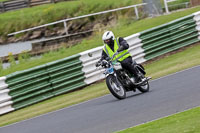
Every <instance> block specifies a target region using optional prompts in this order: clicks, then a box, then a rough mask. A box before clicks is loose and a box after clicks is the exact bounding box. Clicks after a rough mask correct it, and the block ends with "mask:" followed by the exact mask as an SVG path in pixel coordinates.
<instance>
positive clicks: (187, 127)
mask: <svg viewBox="0 0 200 133" xmlns="http://www.w3.org/2000/svg"><path fill="white" fill-rule="evenodd" d="M199 125H200V107H197V108H194V109H191V110H188V111H185V112H181V113H178V114H175V115H171V116H169V117H166V118H162V119H160V120H156V121H153V122H149V123H146V124H143V125H140V126H136V127H133V128H129V129H126V130H124V131H121V132H118V133H199V132H200V126H199Z"/></svg>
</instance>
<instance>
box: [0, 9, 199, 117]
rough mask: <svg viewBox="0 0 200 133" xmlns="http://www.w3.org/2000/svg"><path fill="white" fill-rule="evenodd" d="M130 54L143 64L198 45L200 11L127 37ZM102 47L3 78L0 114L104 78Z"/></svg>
mask: <svg viewBox="0 0 200 133" xmlns="http://www.w3.org/2000/svg"><path fill="white" fill-rule="evenodd" d="M125 39H126V40H127V42H128V43H129V45H130V47H129V52H130V53H131V55H132V57H133V59H134V60H136V62H138V63H143V62H145V61H147V60H150V59H153V58H155V57H157V56H160V55H163V54H165V53H167V52H170V51H173V50H175V49H178V48H181V47H184V46H187V45H190V44H193V43H196V42H199V40H200V12H196V13H194V14H192V15H189V16H186V17H183V18H180V19H177V20H175V21H172V22H170V23H167V24H164V25H161V26H158V27H155V28H152V29H150V30H146V31H144V32H141V33H137V34H133V35H131V36H128V37H125ZM102 48H103V47H97V48H94V49H91V50H87V51H85V52H82V53H80V54H77V55H73V56H70V57H67V58H64V59H61V60H57V61H54V62H51V63H47V64H45V65H42V66H38V67H34V68H32V69H28V70H24V71H20V72H15V73H13V74H10V75H7V76H6V77H1V78H0V115H1V114H4V113H7V112H10V111H13V110H16V109H19V108H22V107H26V106H28V105H31V104H34V103H37V102H40V101H42V100H45V99H48V98H51V97H53V96H56V95H60V94H63V93H66V92H68V91H71V90H74V89H78V88H80V87H83V86H85V85H87V84H91V83H93V82H95V81H98V80H101V79H103V78H105V76H104V75H103V71H104V70H102V69H97V68H96V67H95V63H96V62H97V61H98V60H99V59H100V56H101V52H102Z"/></svg>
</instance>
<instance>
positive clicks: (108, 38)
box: [102, 31, 115, 44]
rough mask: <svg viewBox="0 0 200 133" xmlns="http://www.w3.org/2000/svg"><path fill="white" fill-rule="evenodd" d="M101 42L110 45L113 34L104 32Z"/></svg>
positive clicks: (113, 38) (113, 37)
mask: <svg viewBox="0 0 200 133" xmlns="http://www.w3.org/2000/svg"><path fill="white" fill-rule="evenodd" d="M102 40H103V42H104V43H105V44H108V43H110V42H111V41H114V40H115V35H114V34H113V32H112V31H106V32H105V33H104V34H103V36H102Z"/></svg>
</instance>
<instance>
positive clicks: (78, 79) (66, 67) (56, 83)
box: [47, 54, 86, 96]
mask: <svg viewBox="0 0 200 133" xmlns="http://www.w3.org/2000/svg"><path fill="white" fill-rule="evenodd" d="M79 57H80V55H79V54H78V55H74V56H70V57H68V58H64V59H61V60H58V61H55V62H52V63H48V64H47V67H48V69H47V70H48V72H49V76H50V79H49V82H50V83H51V86H52V89H53V90H52V93H53V95H54V96H55V95H59V94H62V93H66V92H68V91H70V90H74V89H77V88H80V87H83V86H85V85H86V84H85V82H84V79H85V77H84V72H82V71H81V69H82V62H81V61H80V60H79Z"/></svg>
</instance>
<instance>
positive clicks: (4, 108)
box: [0, 77, 14, 115]
mask: <svg viewBox="0 0 200 133" xmlns="http://www.w3.org/2000/svg"><path fill="white" fill-rule="evenodd" d="M5 80H6V77H0V115H1V114H4V113H7V112H10V111H13V110H14V108H12V107H11V105H12V103H13V102H12V101H11V96H9V95H8V93H9V91H10V90H9V89H8V84H6V83H5Z"/></svg>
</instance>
